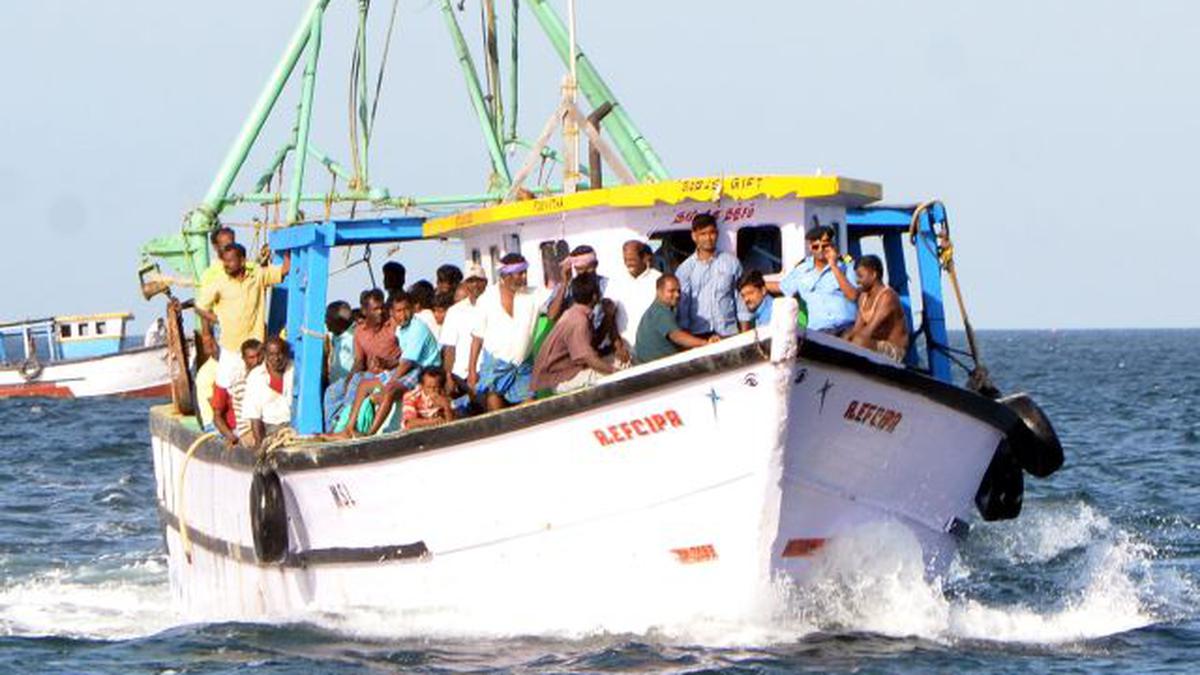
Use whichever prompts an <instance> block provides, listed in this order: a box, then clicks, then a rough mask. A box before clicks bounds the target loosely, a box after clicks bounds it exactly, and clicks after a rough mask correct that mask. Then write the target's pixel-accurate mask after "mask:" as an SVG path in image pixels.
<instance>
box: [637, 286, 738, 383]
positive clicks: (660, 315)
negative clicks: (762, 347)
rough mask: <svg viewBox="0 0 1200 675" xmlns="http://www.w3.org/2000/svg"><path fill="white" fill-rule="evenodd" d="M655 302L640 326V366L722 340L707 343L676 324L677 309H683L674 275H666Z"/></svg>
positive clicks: (714, 338) (638, 351)
mask: <svg viewBox="0 0 1200 675" xmlns="http://www.w3.org/2000/svg"><path fill="white" fill-rule="evenodd" d="M654 288H655V293H656V295H655V298H654V302H652V303H650V308H649V309H647V310H646V313H645V314H643V315H642V320H641V322H640V323H639V324H638V329H637V342H636V344H635V346H634V350H635V351H636V352H637V354H636V356H637V362H638V363H649V362H651V361H654V360H655V359H661V358H665V357H667V356H670V355H672V354H677V353H679V352H681V351H683V350H685V349H691V348H692V347H702V346H704V345H706V344H709V343H712V342H720V341H721V338H720V337H717V336H715V335H714V336H712V337H711V338H709V339H707V340H705V339H704V338H698V337H696V336H695V335H692V334H691V333H689V332H687V331H685V330H683V329H682V328H680V327H679V322H678V321H676V320H675V308H676V307H678V306H679V279H677V278H676V277H675V275H674V274H664V275H662V276H661V277H659V278H658V282H657V283H656V284H655V286H654Z"/></svg>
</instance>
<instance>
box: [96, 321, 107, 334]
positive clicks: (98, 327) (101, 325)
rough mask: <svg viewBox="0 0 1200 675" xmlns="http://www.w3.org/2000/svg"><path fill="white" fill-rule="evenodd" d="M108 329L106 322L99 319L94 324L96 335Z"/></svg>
mask: <svg viewBox="0 0 1200 675" xmlns="http://www.w3.org/2000/svg"><path fill="white" fill-rule="evenodd" d="M107 331H108V324H106V323H105V322H103V321H101V322H99V323H97V324H96V335H104V334H105V333H106V332H107Z"/></svg>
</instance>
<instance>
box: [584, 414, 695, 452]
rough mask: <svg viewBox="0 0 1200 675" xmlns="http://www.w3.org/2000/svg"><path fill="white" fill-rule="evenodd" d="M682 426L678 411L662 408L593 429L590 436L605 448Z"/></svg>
mask: <svg viewBox="0 0 1200 675" xmlns="http://www.w3.org/2000/svg"><path fill="white" fill-rule="evenodd" d="M682 426H683V418H682V417H680V416H679V413H677V412H675V411H674V410H664V411H663V412H661V413H654V414H653V415H646V416H645V417H639V418H637V419H633V420H626V421H624V422H618V423H616V424H611V425H609V426H607V427H604V428H601V429H593V430H592V436H594V437H595V439H596V442H597V443H599V444H600V447H602V448H607V447H608V446H610V445H613V444H616V443H625V442H626V441H635V440H637V439H638V438H639V437H641V436H653V435H655V434H660V433H662V432H664V431H669V430H671V429H678V428H679V427H682Z"/></svg>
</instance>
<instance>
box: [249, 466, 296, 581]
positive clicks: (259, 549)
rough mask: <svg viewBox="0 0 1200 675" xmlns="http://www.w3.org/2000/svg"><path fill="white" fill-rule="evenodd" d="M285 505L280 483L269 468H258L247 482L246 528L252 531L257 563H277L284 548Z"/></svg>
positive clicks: (286, 545)
mask: <svg viewBox="0 0 1200 675" xmlns="http://www.w3.org/2000/svg"><path fill="white" fill-rule="evenodd" d="M287 527H288V517H287V504H286V503H284V500H283V483H282V482H281V481H280V480H279V474H277V473H275V471H274V470H273V469H268V468H264V467H260V468H258V469H255V471H254V479H253V480H252V481H251V483H250V529H251V530H253V534H254V555H255V556H256V557H257V558H258V561H259V562H264V563H277V562H280V561H282V560H283V557H284V555H286V554H287V548H288V532H287Z"/></svg>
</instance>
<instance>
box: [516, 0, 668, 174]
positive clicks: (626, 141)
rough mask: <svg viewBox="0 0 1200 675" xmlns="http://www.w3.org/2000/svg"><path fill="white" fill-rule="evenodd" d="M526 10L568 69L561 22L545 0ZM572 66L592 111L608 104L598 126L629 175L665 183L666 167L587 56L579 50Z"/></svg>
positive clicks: (534, 0)
mask: <svg viewBox="0 0 1200 675" xmlns="http://www.w3.org/2000/svg"><path fill="white" fill-rule="evenodd" d="M529 8H530V9H531V10H532V11H533V14H534V16H535V17H537V20H538V23H540V24H541V26H542V30H543V31H544V32H545V33H546V37H548V38H549V39H550V43H551V44H552V45H553V46H554V50H555V51H557V52H558V55H559V57H560V58H562V60H563V63H565V64H567V65H568V66H570V64H571V53H570V48H571V47H570V36H569V35H568V33H567V28H566V26H564V25H563V22H562V19H560V18H559V17H558V14H556V13H555V12H554V9H553V8H551V7H550V5H549V3H548V2H547V0H529ZM576 67H577V68H578V73H579V82H578V86H579V88H580V90H581V91H583V95H584V96H586V97H587V100H588V104H589V105H591V106H592V108H593V109H594V108H599V107H600V106H602V105H604V104H605V103H611V104H612V112H610V113H609V114H608V116H607V117H605V118H604V121H603V122H602V123H601V124H602V125H603V126H604V128H605V129H606V130H607V131H608V133H609V134H610V135H611V136H612V137H613V140H614V141H615V142H616V145H617V150H618V151H619V152H620V153H621V156H622V157H623V158H624V159H625V161H626V162H627V163H628V164H629V168H630V169H631V170H632V171H633V174H634V175H635V176H637V178H638V180H643V181H652V180H665V179H666V178H667V177H668V176H669V174H668V173H667V169H666V167H664V166H663V164H662V160H660V159H659V158H658V154H657V153H655V152H654V148H652V147H651V146H650V141H648V140H646V138H645V137H644V136H642V132H640V131H638V129H637V127H636V126H634V124H633V119H632V118H631V117H630V116H629V113H627V112H626V111H625V108H624V106H622V105H621V104H620V103H618V102H617V97H616V95H615V94H613V92H612V90H611V89H609V88H608V85H607V84H605V83H604V80H603V79H602V78H601V77H600V73H599V71H597V70H596V67H595V66H593V65H592V62H591V61H590V60H589V59H588V57H586V56H584V54H583V51H582V50H578V55H577V57H576Z"/></svg>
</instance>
